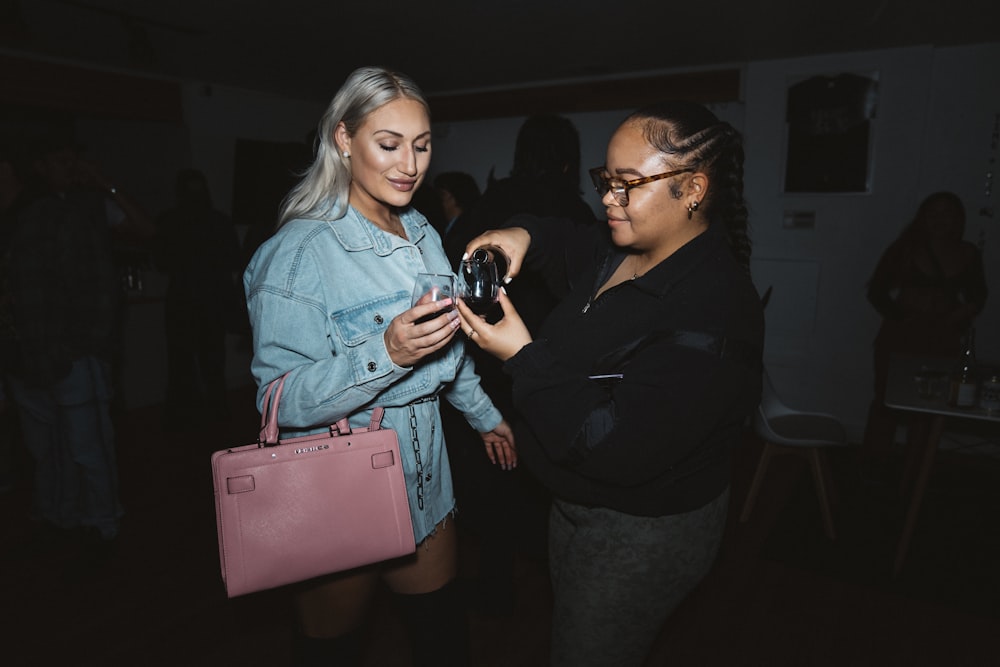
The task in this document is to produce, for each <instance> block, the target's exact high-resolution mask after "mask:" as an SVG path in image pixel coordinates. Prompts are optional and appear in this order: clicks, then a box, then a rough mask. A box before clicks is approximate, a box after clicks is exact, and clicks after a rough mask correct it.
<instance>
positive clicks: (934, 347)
mask: <svg viewBox="0 0 1000 667" xmlns="http://www.w3.org/2000/svg"><path fill="white" fill-rule="evenodd" d="M964 233H965V207H964V206H963V205H962V200H961V199H959V198H958V196H957V195H955V194H954V193H951V192H936V193H934V194H932V195H930V196H928V197H927V198H926V199H924V200H923V202H921V204H920V207H919V208H918V209H917V214H916V216H915V217H914V219H913V221H912V222H910V224H909V225H907V227H906V228H905V229H904V230H903V231H902V233H901V234H900V235H899V238H897V239H896V240H895V241H894V242H893V243H892V244H891V245H890V246H889V247H888V248H887V249H886V251H885V252H884V253H883V254H882V257H881V258H880V259H879V262H878V265H877V266H876V267H875V271H874V273H873V274H872V277H871V279H870V280H869V282H868V301H869V302H871V304H872V305H873V306H874V307H875V309H876V310H877V311H878V313H879V315H881V316H882V324H881V326H880V327H879V331H878V334H877V335H876V337H875V344H874V352H875V355H874V356H875V396H874V398H873V399H872V403H871V406H870V407H869V410H868V422H867V425H866V427H865V435H864V446H865V449H864V451H863V456H864V458H865V459H866V461H868V462H870V463H872V464H875V465H883V464H885V463H886V462H887V460H888V457H889V455H890V453H891V449H892V445H893V436H894V434H895V431H896V424H897V417H896V414H895V412H894V411H892V410H890V409H889V408H887V407H886V405H885V390H886V381H887V377H888V374H889V360H890V357H891V356H892V355H893V354H904V355H928V356H935V357H955V358H957V357H958V356H959V354H960V353H961V341H962V336H963V334H964V333H965V332H966V331H967V330H968V329H969V327H970V326H971V325H972V322H973V320H974V319H975V317H976V315H978V314H979V312H980V311H981V310H982V309H983V306H984V305H985V303H986V296H987V287H986V279H985V277H984V273H983V260H982V254H981V253H980V251H979V249H978V248H977V247H976V246H975V245H974V244H972V243H970V242H968V241H965V240H963V239H962V235H963V234H964ZM928 426H929V420H928V419H926V418H924V417H922V416H919V415H915V416H913V417H911V421H910V427H909V431H908V435H907V441H908V442H909V443H916V442H919V440H920V439H921V438H925V437H926V433H927V428H928Z"/></svg>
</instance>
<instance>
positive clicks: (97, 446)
mask: <svg viewBox="0 0 1000 667" xmlns="http://www.w3.org/2000/svg"><path fill="white" fill-rule="evenodd" d="M32 164H33V166H34V168H35V170H36V172H37V175H38V177H39V183H38V185H39V190H38V192H37V193H36V194H35V195H34V196H33V197H32V198H31V199H30V201H29V202H28V203H26V204H25V205H24V206H23V208H21V210H20V211H18V213H17V216H16V220H15V227H14V230H13V233H12V236H11V243H10V252H9V255H8V258H9V262H8V266H7V278H8V280H9V283H8V284H9V287H10V295H11V299H12V306H13V307H12V312H13V319H14V327H15V330H16V334H17V340H18V346H19V360H18V364H17V366H16V367H15V368H14V369H12V371H11V373H10V375H9V379H10V389H11V394H12V396H13V397H14V400H15V401H16V402H17V405H18V409H19V416H20V424H21V430H22V433H23V438H24V444H25V446H26V448H27V449H28V451H29V452H30V454H31V456H32V458H33V459H34V464H35V465H34V488H33V497H32V504H33V507H32V511H33V514H34V518H36V519H37V520H38V521H39V529H40V530H41V531H42V532H43V533H52V532H55V533H56V534H59V533H61V532H62V531H70V532H71V533H72V534H76V533H77V532H78V530H79V529H82V533H83V536H84V544H85V545H86V546H87V547H92V548H93V551H88V553H89V554H91V555H98V556H103V555H107V554H109V550H108V547H109V546H110V545H111V544H112V543H113V541H114V539H115V538H116V537H117V535H118V532H119V527H120V519H121V517H122V514H123V509H122V505H121V502H120V500H119V495H118V467H117V461H116V454H115V439H114V431H113V428H112V423H111V417H110V401H111V398H112V387H113V385H112V381H111V360H112V357H113V354H114V351H115V348H116V347H118V344H119V340H118V338H117V335H118V328H117V325H118V317H117V316H118V309H119V307H120V305H121V304H120V286H119V280H118V274H117V270H116V267H115V265H114V262H113V260H112V255H111V242H112V239H111V236H112V232H114V233H116V234H117V233H123V234H129V235H131V236H134V237H135V238H144V237H148V235H150V234H151V232H152V229H153V227H152V223H151V221H150V220H149V218H148V217H147V216H146V215H145V213H144V212H143V211H142V209H141V208H140V207H139V206H138V205H137V204H136V203H134V202H133V201H132V200H130V199H129V198H128V197H127V196H126V195H125V194H124V193H123V192H122V191H121V189H119V188H117V187H115V186H114V185H113V184H112V182H111V181H109V180H108V179H107V178H105V177H104V176H103V175H102V174H101V173H100V171H98V170H97V169H96V168H95V167H94V166H93V165H91V164H89V163H87V162H85V161H83V160H82V159H81V158H80V155H79V152H78V148H77V146H76V144H75V142H74V141H73V140H72V137H71V136H69V135H66V134H64V133H53V134H52V135H50V136H46V137H45V138H44V139H43V140H42V141H41V142H40V143H39V145H38V146H36V148H35V152H34V154H33V163H32Z"/></svg>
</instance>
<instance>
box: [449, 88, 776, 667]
mask: <svg viewBox="0 0 1000 667" xmlns="http://www.w3.org/2000/svg"><path fill="white" fill-rule="evenodd" d="M591 174H592V177H593V178H594V183H595V186H596V187H597V190H598V192H599V193H600V194H601V195H602V197H603V199H602V202H603V204H604V206H605V207H606V212H607V224H608V228H610V241H611V243H610V244H609V243H608V242H607V235H606V234H589V235H588V233H587V230H586V229H580V228H576V229H574V228H572V226H571V225H570V223H566V222H562V221H556V220H551V219H545V220H540V219H537V218H530V217H517V218H514V219H512V220H511V221H509V223H508V224H507V226H506V227H505V229H502V230H494V231H490V232H487V233H486V234H484V235H482V236H480V237H479V238H477V239H474V240H473V241H472V242H470V243H469V245H468V248H469V249H473V248H475V247H478V246H480V245H484V244H487V243H492V244H495V245H499V246H501V247H502V248H504V249H505V250H506V251H507V253H508V254H509V255H510V257H511V273H512V274H513V273H515V272H516V271H517V270H519V269H520V267H521V266H522V265H523V266H526V267H528V266H530V267H536V268H537V267H544V269H545V270H546V271H548V272H549V275H550V278H551V280H552V281H561V282H562V283H563V284H564V285H565V286H566V294H565V297H564V298H563V299H562V301H561V302H560V304H559V305H558V306H557V307H556V308H555V309H554V310H553V311H552V313H551V314H550V315H549V317H548V318H547V320H546V321H545V323H544V324H543V325H542V328H541V330H540V332H539V334H538V336H537V338H535V339H532V337H531V335H530V334H529V333H528V330H527V328H526V327H525V326H524V325H523V323H522V322H521V319H520V317H519V316H518V314H517V312H516V310H515V309H514V308H513V307H512V305H511V303H510V301H509V300H508V299H507V298H506V296H505V295H504V296H501V300H500V303H501V305H502V307H503V310H504V314H505V316H504V318H503V319H502V320H501V321H500V322H498V323H497V324H495V325H490V324H488V323H487V322H485V321H484V320H482V319H480V318H478V317H476V316H475V315H474V314H473V313H472V312H471V311H470V310H469V309H468V308H467V307H466V306H465V305H464V304H460V305H459V311H460V313H461V316H462V318H461V319H462V329H463V330H464V331H465V333H466V335H467V336H469V338H470V339H471V340H472V341H473V342H475V343H476V344H478V345H479V346H480V347H481V348H483V349H484V350H486V351H488V352H490V353H491V354H493V355H495V356H496V357H498V358H499V359H501V360H503V361H504V362H505V369H506V370H507V372H509V373H510V374H511V376H512V378H513V398H514V403H515V407H516V408H517V410H518V411H519V412H520V414H521V416H522V419H521V421H520V423H519V424H518V426H517V427H516V428H515V432H516V433H517V439H518V451H519V454H520V456H521V460H522V461H524V462H525V464H526V465H528V467H529V469H530V470H531V471H532V472H533V473H534V474H535V475H537V476H538V477H539V478H540V479H541V480H542V481H543V482H544V483H545V485H546V486H547V487H548V488H549V489H550V490H551V492H552V494H553V497H554V501H553V506H552V509H551V513H550V517H549V529H550V535H549V548H550V553H549V558H550V573H551V577H552V586H553V592H554V603H555V604H554V618H553V631H552V664H553V665H573V666H575V667H579V666H580V665H610V664H614V665H640V664H641V663H642V661H643V658H644V657H645V655H646V653H647V652H648V650H649V648H650V646H651V644H652V642H653V640H654V639H655V637H656V634H657V632H658V631H659V629H660V627H661V625H662V624H663V621H664V619H666V617H667V616H668V615H669V613H670V612H671V611H672V610H673V609H674V608H675V607H676V606H677V604H678V603H679V602H680V601H681V600H682V599H683V598H684V597H685V595H686V594H687V593H688V592H690V591H691V590H692V588H693V587H694V586H695V585H696V584H697V583H698V582H699V581H700V580H701V579H702V578H703V577H704V576H705V575H706V573H707V572H708V570H709V568H710V567H711V565H712V562H713V560H714V558H715V556H716V553H717V552H718V549H719V544H720V542H721V540H722V533H723V528H724V525H725V520H726V510H727V506H728V497H729V492H728V489H729V479H730V454H731V451H732V449H733V447H734V446H736V445H737V444H738V443H739V442H740V438H741V433H742V427H743V424H744V421H745V419H746V417H747V416H748V415H749V414H750V413H751V412H752V411H753V409H754V408H755V407H756V405H757V403H758V401H759V399H760V386H761V350H762V346H763V336H764V331H763V330H764V325H763V312H762V308H761V304H760V299H759V297H758V295H757V292H756V290H755V289H754V286H753V284H752V283H751V280H750V277H749V270H748V264H749V255H750V243H749V240H748V237H747V212H746V207H745V205H744V201H743V147H742V142H741V138H740V135H739V134H738V133H737V132H736V131H735V130H734V129H733V128H732V127H731V126H730V125H729V124H727V123H723V122H720V121H719V120H718V119H717V118H716V117H715V116H714V115H713V114H712V113H711V112H710V111H708V110H707V109H706V108H704V107H702V106H700V105H697V104H690V103H682V102H678V103H667V104H663V105H658V106H655V107H651V108H647V109H643V110H640V111H637V112H635V113H633V114H632V115H631V116H629V117H628V118H627V119H626V120H625V121H624V122H623V123H622V124H621V125H620V126H619V128H618V129H617V131H616V132H615V133H614V135H613V136H612V138H611V141H610V143H609V144H608V149H607V161H606V164H605V166H603V167H601V168H598V169H595V170H592V172H591Z"/></svg>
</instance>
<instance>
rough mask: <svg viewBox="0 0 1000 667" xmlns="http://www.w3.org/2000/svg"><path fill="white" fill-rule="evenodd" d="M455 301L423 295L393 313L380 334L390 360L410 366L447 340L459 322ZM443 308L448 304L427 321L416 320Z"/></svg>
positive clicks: (448, 340) (456, 328)
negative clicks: (397, 313)
mask: <svg viewBox="0 0 1000 667" xmlns="http://www.w3.org/2000/svg"><path fill="white" fill-rule="evenodd" d="M454 305H455V304H454V301H453V300H452V299H450V298H448V299H442V300H440V301H430V300H429V299H428V298H427V297H425V298H423V299H421V300H420V301H418V302H417V305H415V306H413V307H412V308H410V309H409V310H404V311H403V312H402V313H400V314H399V315H397V316H396V317H394V318H393V319H392V322H389V326H388V327H387V328H386V330H385V333H384V334H383V335H382V337H383V339H384V340H385V349H386V352H388V353H389V358H390V359H392V363H394V364H396V365H397V366H402V367H403V368H409V367H410V366H413V365H414V364H415V363H417V362H418V361H420V360H421V359H423V358H424V357H426V356H427V355H430V354H433V353H435V352H437V351H438V350H440V349H441V348H443V347H445V346H446V345H447V344H448V343H450V342H451V339H452V338H454V337H455V332H457V331H458V327H459V325H460V324H461V322H460V321H459V318H458V313H457V312H456V311H455V307H454ZM443 308H447V312H444V313H441V314H440V315H438V316H437V317H434V318H433V319H431V320H429V321H427V322H418V321H417V320H419V319H421V318H423V317H427V316H428V315H433V314H434V313H437V312H440V311H441V310H442V309H443Z"/></svg>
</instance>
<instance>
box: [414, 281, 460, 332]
mask: <svg viewBox="0 0 1000 667" xmlns="http://www.w3.org/2000/svg"><path fill="white" fill-rule="evenodd" d="M454 296H455V277H454V276H452V275H449V274H443V273H418V274H417V282H416V284H415V285H414V286H413V298H412V299H411V301H410V305H411V306H416V305H417V304H418V303H431V302H432V301H441V300H442V299H451V298H454ZM442 312H443V311H440V310H439V311H436V312H433V313H431V314H430V315H424V316H423V317H421V318H420V319H418V320H417V322H416V323H417V324H422V323H424V322H429V321H431V320H433V319H434V318H435V317H437V316H438V315H440V314H441V313H442Z"/></svg>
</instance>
